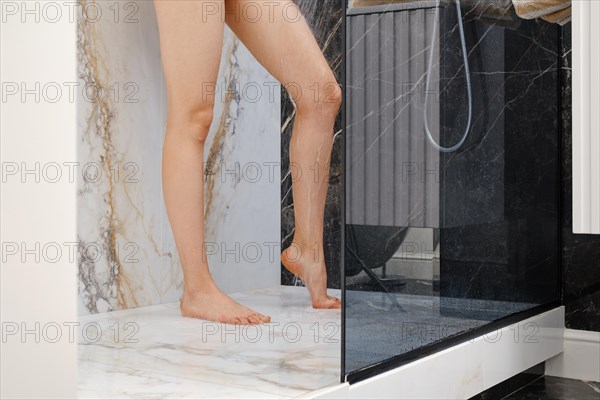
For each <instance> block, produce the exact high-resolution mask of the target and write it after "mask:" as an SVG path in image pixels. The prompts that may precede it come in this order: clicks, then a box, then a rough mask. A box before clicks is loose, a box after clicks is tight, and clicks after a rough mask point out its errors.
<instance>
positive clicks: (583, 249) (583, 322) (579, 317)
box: [561, 24, 600, 331]
mask: <svg viewBox="0 0 600 400" xmlns="http://www.w3.org/2000/svg"><path fill="white" fill-rule="evenodd" d="M561 37H562V60H563V68H562V99H563V103H562V119H563V135H562V200H563V207H562V234H563V243H562V251H563V254H562V262H563V303H564V304H565V307H566V314H565V316H566V325H567V328H571V329H580V330H588V331H600V236H599V235H574V234H573V200H572V193H573V192H572V183H573V179H572V171H573V162H572V147H571V145H572V114H571V97H572V86H571V78H572V73H571V66H572V63H571V24H568V25H566V26H565V27H563V28H562V31H561Z"/></svg>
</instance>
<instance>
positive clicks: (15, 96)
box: [0, 1, 77, 399]
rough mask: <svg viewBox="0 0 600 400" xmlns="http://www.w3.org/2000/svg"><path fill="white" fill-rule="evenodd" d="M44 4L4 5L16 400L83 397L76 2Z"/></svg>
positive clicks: (11, 373)
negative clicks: (78, 327)
mask: <svg viewBox="0 0 600 400" xmlns="http://www.w3.org/2000/svg"><path fill="white" fill-rule="evenodd" d="M44 4H45V3H44V2H33V1H31V2H11V1H2V2H0V7H1V18H2V21H1V23H0V38H1V45H0V47H1V49H2V56H1V57H0V63H1V68H0V79H1V81H2V103H1V110H0V114H1V116H2V117H1V119H0V120H1V145H0V154H1V164H2V184H1V185H2V188H1V191H0V192H1V202H0V220H1V237H2V239H1V241H2V267H1V268H0V286H1V288H0V297H1V303H0V318H1V320H2V335H3V337H2V341H1V342H0V353H1V354H2V357H1V358H0V360H1V361H0V362H1V366H0V371H1V377H0V380H1V382H2V384H1V385H0V388H1V397H2V398H11V399H14V398H28V399H31V398H74V396H75V385H76V371H77V366H76V346H75V341H74V338H72V337H71V338H70V337H69V326H73V325H71V324H73V323H76V321H77V316H76V302H75V298H76V292H77V275H76V270H77V269H76V263H75V262H76V258H75V257H74V253H72V251H73V250H74V245H75V244H76V239H77V234H76V221H75V216H76V213H75V210H76V198H77V197H76V181H75V179H74V177H73V176H69V172H70V168H69V165H73V164H72V163H74V162H76V161H77V156H76V143H77V136H76V132H77V131H76V125H75V119H76V112H75V101H74V100H73V99H72V98H71V99H70V98H69V95H68V86H66V85H65V82H67V83H68V82H75V81H76V80H77V75H76V73H77V60H76V29H75V28H76V27H75V23H74V20H72V19H71V20H70V19H69V16H68V11H69V9H68V7H65V6H62V5H61V6H59V7H58V12H59V13H60V14H57V13H56V12H57V9H54V10H52V9H45V10H44V9H43V6H44ZM55 4H58V3H55ZM61 4H62V3H61ZM25 6H26V7H27V9H28V10H31V12H29V13H25V12H24V11H23V7H25ZM24 90H26V91H27V94H26V95H25V96H24V97H23V96H22V95H23V94H24V93H25V92H24ZM24 170H30V171H33V172H31V173H26V174H24V173H23V172H24ZM25 330H28V331H29V333H26V334H23V333H25V332H24V331H25Z"/></svg>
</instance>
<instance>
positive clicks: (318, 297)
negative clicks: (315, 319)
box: [281, 246, 342, 308]
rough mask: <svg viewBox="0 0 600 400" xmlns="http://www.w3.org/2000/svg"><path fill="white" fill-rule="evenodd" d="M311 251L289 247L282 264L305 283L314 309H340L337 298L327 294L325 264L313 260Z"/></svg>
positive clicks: (340, 304)
mask: <svg viewBox="0 0 600 400" xmlns="http://www.w3.org/2000/svg"><path fill="white" fill-rule="evenodd" d="M310 254H311V253H310V252H309V251H300V248H299V247H297V246H291V247H288V248H287V249H285V250H284V251H283V253H281V263H282V264H283V266H284V267H285V268H287V270H288V271H290V272H291V273H292V274H294V275H296V276H297V277H299V278H300V279H302V280H303V281H304V284H305V285H306V287H307V288H308V293H310V298H311V301H312V306H313V308H340V307H341V306H342V303H341V302H340V300H339V299H338V298H337V297H333V296H329V295H328V294H327V270H326V269H325V263H324V262H318V261H315V260H312V259H311V257H310Z"/></svg>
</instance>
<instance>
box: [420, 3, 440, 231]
mask: <svg viewBox="0 0 600 400" xmlns="http://www.w3.org/2000/svg"><path fill="white" fill-rule="evenodd" d="M424 12H425V15H426V18H425V38H426V41H427V48H428V52H427V54H426V58H427V62H429V51H433V54H434V61H435V62H434V63H433V65H432V69H431V76H430V78H431V82H430V89H429V91H430V93H429V96H428V97H429V99H428V100H429V108H428V110H427V117H428V121H429V127H430V129H431V135H432V136H433V138H434V139H435V141H436V142H437V143H440V93H439V88H440V84H439V82H440V63H439V60H440V42H441V41H440V40H436V42H435V47H434V48H433V49H431V48H429V46H430V44H431V35H432V34H433V28H434V24H435V23H436V21H435V14H434V12H433V10H424ZM423 88H424V89H423V93H424V94H425V84H423ZM440 168H441V167H440V153H439V152H438V151H437V150H436V149H435V148H433V146H430V145H429V144H428V143H427V142H426V143H425V167H424V168H423V172H424V177H423V181H424V184H425V187H424V189H425V206H424V212H425V226H429V227H439V226H440V213H439V210H440V182H441V176H440Z"/></svg>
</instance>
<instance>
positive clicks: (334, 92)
mask: <svg viewBox="0 0 600 400" xmlns="http://www.w3.org/2000/svg"><path fill="white" fill-rule="evenodd" d="M341 104H342V89H341V88H340V85H339V84H338V82H337V80H336V79H335V77H334V76H333V74H327V75H325V76H324V77H322V78H321V79H318V80H317V81H316V82H315V83H314V84H312V85H311V86H310V87H308V88H303V89H302V96H300V97H299V99H298V100H297V101H296V107H297V108H298V113H299V114H305V113H306V114H308V113H310V114H313V115H317V116H318V117H319V118H326V119H329V120H331V121H333V120H335V118H336V116H337V114H338V112H339V111H340V106H341Z"/></svg>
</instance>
